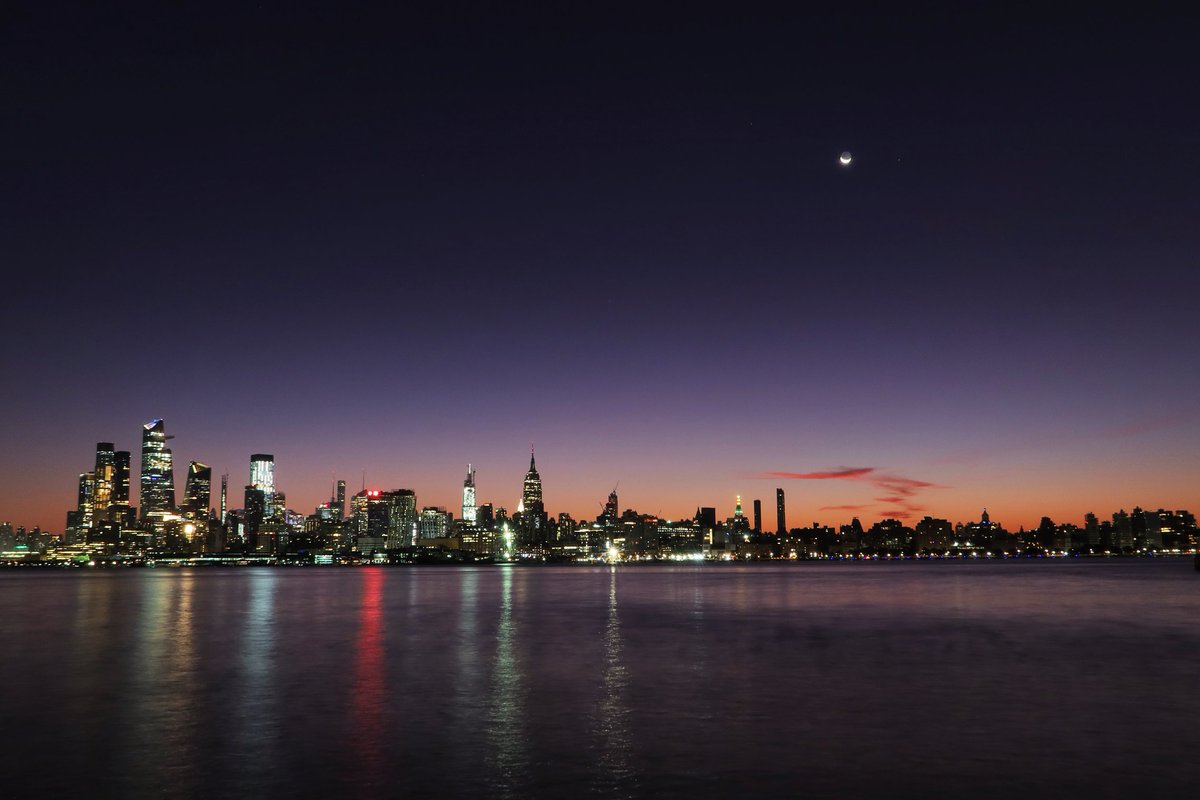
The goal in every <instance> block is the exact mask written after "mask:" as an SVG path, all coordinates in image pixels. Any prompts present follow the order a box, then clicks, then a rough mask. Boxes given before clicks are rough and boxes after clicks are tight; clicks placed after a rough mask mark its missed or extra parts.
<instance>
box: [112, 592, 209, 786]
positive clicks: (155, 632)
mask: <svg viewBox="0 0 1200 800" xmlns="http://www.w3.org/2000/svg"><path fill="white" fill-rule="evenodd" d="M140 577H141V580H140V582H139V585H138V589H139V590H140V591H139V597H138V605H139V608H138V617H137V625H136V631H135V638H134V643H133V648H132V650H131V651H130V668H129V670H128V675H129V679H130V685H129V686H128V688H127V690H126V691H125V693H124V694H125V696H126V697H127V698H128V699H129V702H128V704H127V705H126V706H125V707H124V712H123V713H124V714H125V718H126V724H125V725H124V726H122V729H123V730H124V732H125V738H124V742H123V744H122V745H121V746H119V747H118V748H117V760H118V764H119V766H118V768H117V770H116V775H115V776H114V777H115V778H116V780H117V782H118V785H119V786H120V787H121V793H122V794H130V795H138V796H141V795H152V794H162V793H164V792H166V791H167V790H168V789H169V790H170V791H172V792H179V793H181V794H189V793H191V792H193V791H195V789H196V787H197V785H198V782H199V777H200V775H199V767H200V764H199V763H198V759H197V757H196V747H197V745H196V740H195V739H196V729H197V726H198V723H199V720H198V719H197V716H196V714H197V710H198V695H199V686H198V685H197V670H196V657H195V647H194V641H193V638H194V631H193V624H192V623H193V619H192V595H193V592H194V590H195V583H196V579H195V577H194V576H193V575H192V574H191V573H190V572H182V573H173V572H170V573H165V574H163V573H151V574H148V575H144V576H140Z"/></svg>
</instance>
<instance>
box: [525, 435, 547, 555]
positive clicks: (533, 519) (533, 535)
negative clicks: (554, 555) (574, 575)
mask: <svg viewBox="0 0 1200 800" xmlns="http://www.w3.org/2000/svg"><path fill="white" fill-rule="evenodd" d="M521 530H522V532H523V533H524V534H525V541H526V542H527V543H529V544H540V543H541V542H542V540H543V539H544V537H545V535H546V507H545V506H544V505H543V504H542V476H541V475H539V474H538V471H537V462H536V461H535V460H534V455H533V448H530V450H529V471H528V472H526V473H525V485H524V489H523V490H522V492H521Z"/></svg>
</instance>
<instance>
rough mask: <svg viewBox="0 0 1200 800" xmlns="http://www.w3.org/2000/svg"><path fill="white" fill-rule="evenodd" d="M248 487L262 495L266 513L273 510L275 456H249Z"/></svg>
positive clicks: (257, 454)
mask: <svg viewBox="0 0 1200 800" xmlns="http://www.w3.org/2000/svg"><path fill="white" fill-rule="evenodd" d="M250 485H251V486H253V487H254V488H255V489H258V490H260V491H261V492H262V493H263V501H264V502H265V504H266V508H267V513H268V514H273V513H274V508H275V456H273V455H271V454H270V453H255V454H254V455H252V456H250Z"/></svg>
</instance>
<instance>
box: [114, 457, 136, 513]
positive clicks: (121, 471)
mask: <svg viewBox="0 0 1200 800" xmlns="http://www.w3.org/2000/svg"><path fill="white" fill-rule="evenodd" d="M131 460H132V458H131V456H130V454H129V451H128V450H118V451H117V452H115V453H113V487H112V504H113V505H117V506H127V505H129V466H130V461H131Z"/></svg>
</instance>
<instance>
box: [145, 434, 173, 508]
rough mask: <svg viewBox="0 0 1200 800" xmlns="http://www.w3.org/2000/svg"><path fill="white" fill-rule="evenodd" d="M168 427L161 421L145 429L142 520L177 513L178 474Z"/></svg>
mask: <svg viewBox="0 0 1200 800" xmlns="http://www.w3.org/2000/svg"><path fill="white" fill-rule="evenodd" d="M170 438H172V437H170V436H167V431H166V426H165V425H164V423H163V421H162V420H161V419H156V420H151V421H150V422H148V423H146V424H145V425H143V426H142V474H141V478H140V481H141V503H142V519H145V518H146V517H148V516H150V515H151V514H167V513H170V512H172V511H174V510H175V471H174V468H173V466H172V464H173V462H172V456H171V448H169V447H167V440H168V439H170Z"/></svg>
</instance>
